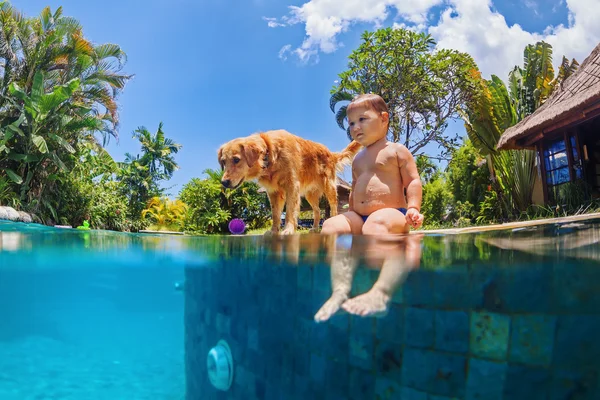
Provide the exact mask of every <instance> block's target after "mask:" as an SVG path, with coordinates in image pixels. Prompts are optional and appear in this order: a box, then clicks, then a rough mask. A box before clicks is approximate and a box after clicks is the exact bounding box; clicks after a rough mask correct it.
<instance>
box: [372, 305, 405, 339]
mask: <svg viewBox="0 0 600 400" xmlns="http://www.w3.org/2000/svg"><path fill="white" fill-rule="evenodd" d="M375 325H376V336H377V339H379V340H385V341H388V342H395V343H402V342H404V329H403V328H404V308H403V307H402V306H399V305H397V304H392V305H391V306H390V308H389V311H388V313H387V315H385V316H384V317H382V318H377V319H376V322H375Z"/></svg>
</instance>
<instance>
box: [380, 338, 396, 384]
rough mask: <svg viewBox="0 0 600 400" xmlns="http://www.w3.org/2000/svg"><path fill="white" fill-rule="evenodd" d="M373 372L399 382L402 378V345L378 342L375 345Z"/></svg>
mask: <svg viewBox="0 0 600 400" xmlns="http://www.w3.org/2000/svg"><path fill="white" fill-rule="evenodd" d="M375 371H376V372H377V374H378V375H381V376H387V377H390V378H392V379H397V380H398V381H399V380H400V377H401V376H402V345H401V344H398V343H396V342H386V341H379V342H378V343H377V344H376V345H375Z"/></svg>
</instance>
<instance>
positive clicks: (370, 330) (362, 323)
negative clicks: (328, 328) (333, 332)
mask: <svg viewBox="0 0 600 400" xmlns="http://www.w3.org/2000/svg"><path fill="white" fill-rule="evenodd" d="M375 320H376V318H363V317H357V316H355V315H351V316H350V332H351V333H353V334H356V335H371V336H375Z"/></svg>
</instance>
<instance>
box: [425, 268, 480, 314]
mask: <svg viewBox="0 0 600 400" xmlns="http://www.w3.org/2000/svg"><path fill="white" fill-rule="evenodd" d="M431 296H432V297H433V301H434V305H435V307H436V308H441V309H471V308H474V307H476V306H478V305H479V304H481V292H476V291H474V290H473V287H472V286H471V281H470V279H469V271H468V269H467V267H466V266H452V267H449V268H445V269H440V270H436V271H435V273H434V275H433V292H432V293H431Z"/></svg>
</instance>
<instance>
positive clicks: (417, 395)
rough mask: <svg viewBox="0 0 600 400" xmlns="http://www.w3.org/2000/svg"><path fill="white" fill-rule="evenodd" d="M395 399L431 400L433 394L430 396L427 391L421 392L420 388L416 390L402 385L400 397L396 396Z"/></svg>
mask: <svg viewBox="0 0 600 400" xmlns="http://www.w3.org/2000/svg"><path fill="white" fill-rule="evenodd" d="M394 399H399V400H429V399H431V396H428V395H427V393H425V392H421V391H419V390H415V389H412V388H409V387H402V389H400V397H394Z"/></svg>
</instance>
